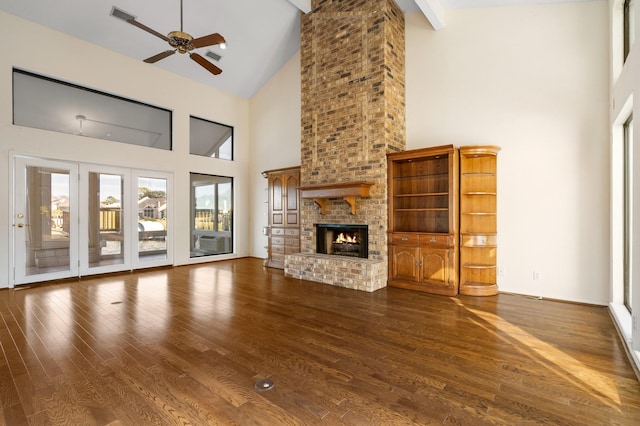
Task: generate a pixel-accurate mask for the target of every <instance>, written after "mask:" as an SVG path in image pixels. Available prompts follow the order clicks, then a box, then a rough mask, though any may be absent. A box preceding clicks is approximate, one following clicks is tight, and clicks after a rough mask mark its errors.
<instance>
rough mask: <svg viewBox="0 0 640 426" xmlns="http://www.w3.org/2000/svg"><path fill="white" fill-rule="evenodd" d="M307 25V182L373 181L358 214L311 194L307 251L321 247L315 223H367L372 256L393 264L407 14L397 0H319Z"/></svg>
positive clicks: (305, 215) (304, 216) (305, 216)
mask: <svg viewBox="0 0 640 426" xmlns="http://www.w3.org/2000/svg"><path fill="white" fill-rule="evenodd" d="M301 32H302V35H301V70H302V123H301V126H302V153H301V163H302V164H301V166H302V168H301V184H302V185H303V186H304V185H314V184H326V183H337V182H351V181H370V182H374V185H373V186H372V187H371V196H370V197H368V198H359V199H358V200H357V214H356V215H351V214H350V208H349V206H348V205H347V204H346V203H345V202H344V201H343V200H339V199H336V200H331V202H330V204H329V206H328V209H327V214H326V215H321V214H320V210H319V208H318V206H317V205H315V203H314V202H313V200H310V199H308V200H304V202H303V205H302V211H301V251H302V253H315V235H314V227H313V225H314V224H315V223H348V224H367V225H369V259H371V260H378V261H382V262H383V263H385V265H386V263H387V173H386V170H387V164H386V153H387V152H395V151H401V150H404V149H405V146H406V145H405V50H404V49H405V39H404V37H405V35H404V34H405V31H404V14H403V12H402V10H401V9H400V8H399V7H398V6H397V5H396V4H395V2H394V1H393V0H313V1H312V11H311V12H310V13H307V14H306V15H303V17H302V31H301Z"/></svg>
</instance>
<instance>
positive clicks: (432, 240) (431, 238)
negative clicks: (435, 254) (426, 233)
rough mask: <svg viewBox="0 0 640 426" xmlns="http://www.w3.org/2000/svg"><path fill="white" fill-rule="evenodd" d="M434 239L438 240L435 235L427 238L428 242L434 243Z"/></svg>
mask: <svg viewBox="0 0 640 426" xmlns="http://www.w3.org/2000/svg"><path fill="white" fill-rule="evenodd" d="M436 241H438V239H437V238H436V237H430V238H429V242H430V243H435V242H436Z"/></svg>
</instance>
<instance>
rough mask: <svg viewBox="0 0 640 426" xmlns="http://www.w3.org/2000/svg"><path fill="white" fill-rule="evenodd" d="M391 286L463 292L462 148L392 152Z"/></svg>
mask: <svg viewBox="0 0 640 426" xmlns="http://www.w3.org/2000/svg"><path fill="white" fill-rule="evenodd" d="M387 161H388V179H389V182H388V183H389V280H388V284H389V285H390V286H395V287H402V288H408V289H413V290H420V291H426V292H430V293H437V294H443V295H450V296H453V295H456V294H458V192H457V188H458V150H457V149H456V148H454V147H453V145H446V146H440V147H434V148H425V149H418V150H412V151H404V152H398V153H392V154H388V155H387Z"/></svg>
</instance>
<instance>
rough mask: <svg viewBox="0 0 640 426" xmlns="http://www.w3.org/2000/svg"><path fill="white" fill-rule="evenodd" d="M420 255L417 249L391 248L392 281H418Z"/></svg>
mask: <svg viewBox="0 0 640 426" xmlns="http://www.w3.org/2000/svg"><path fill="white" fill-rule="evenodd" d="M418 253H419V249H418V248H416V247H403V246H391V279H392V280H404V281H417V280H418Z"/></svg>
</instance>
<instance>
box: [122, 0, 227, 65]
mask: <svg viewBox="0 0 640 426" xmlns="http://www.w3.org/2000/svg"><path fill="white" fill-rule="evenodd" d="M111 14H112V15H114V16H116V17H118V18H120V19H124V20H125V21H127V22H128V23H130V24H131V25H134V26H136V27H138V28H140V29H143V30H145V31H146V32H148V33H149V34H153V35H154V36H156V37H159V38H161V39H162V40H164V41H166V42H167V43H169V45H170V46H171V47H172V49H170V50H165V51H164V52H161V53H158V54H157V55H153V56H151V57H149V58H147V59H145V60H144V62H146V63H148V64H153V63H155V62H158V61H159V60H161V59H164V58H166V57H168V56H171V55H173V54H174V53H176V52H178V53H183V54H184V53H188V54H189V57H190V58H191V59H193V60H194V61H195V62H197V63H198V64H200V65H201V66H202V67H203V68H204V69H206V70H207V71H209V72H210V73H212V74H215V75H218V74H220V73H221V72H222V70H221V69H220V68H218V67H217V66H216V65H214V64H212V63H211V62H209V61H208V60H206V59H205V58H204V57H202V56H201V55H199V54H197V53H195V52H192V51H193V50H194V49H197V48H200V47H205V46H214V45H224V44H225V43H226V41H225V39H224V37H222V36H221V35H220V34H218V33H213V34H209V35H206V36H203V37H198V38H193V37H192V36H191V34H188V33H185V32H184V31H183V30H182V0H180V31H171V32H170V33H169V34H167V35H166V36H165V35H162V34H160V33H159V32H158V31H156V30H154V29H152V28H149V27H147V26H146V25H144V24H142V23H140V22H138V21H136V19H135V17H133V16H131V15H129V14H127V13H126V12H123V11H121V10H118V9H116V8H115V7H114V10H113V11H112V12H111Z"/></svg>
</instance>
